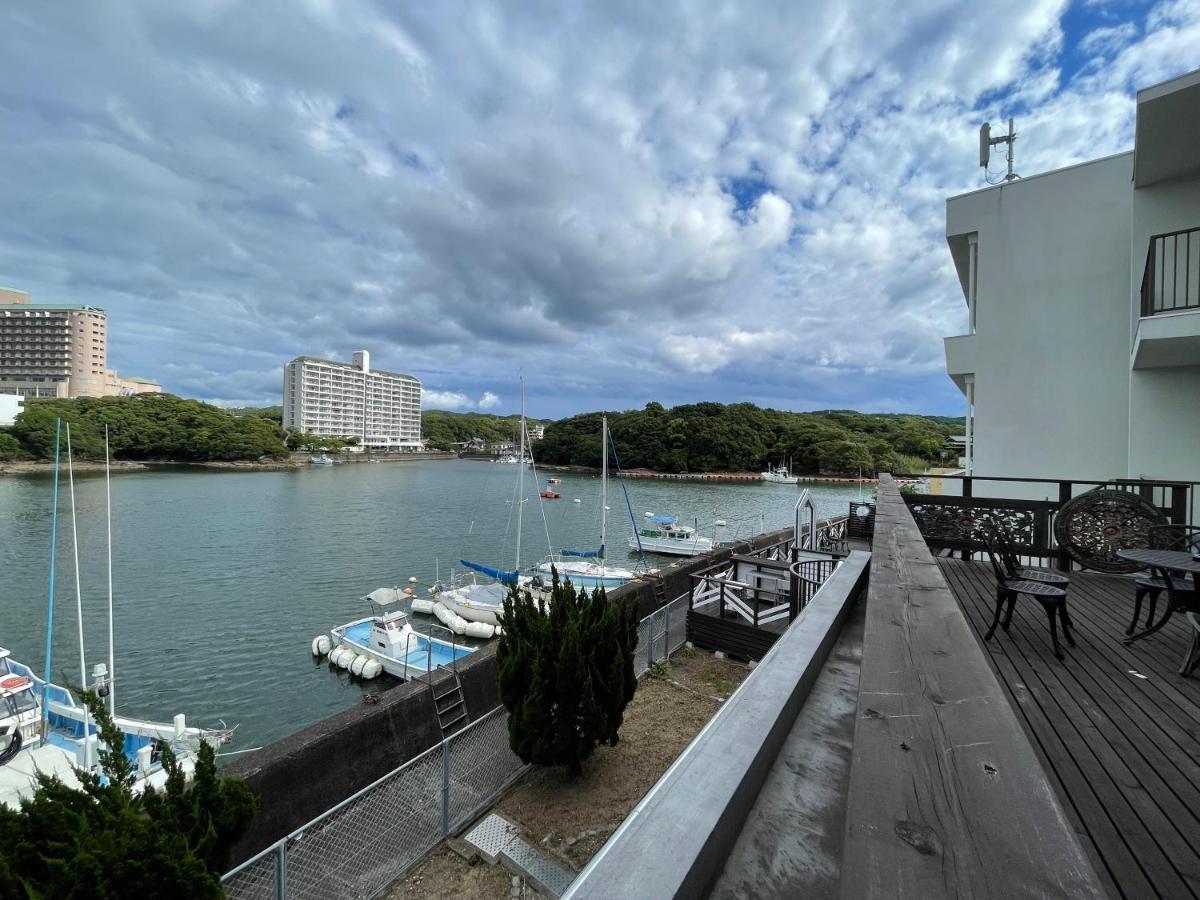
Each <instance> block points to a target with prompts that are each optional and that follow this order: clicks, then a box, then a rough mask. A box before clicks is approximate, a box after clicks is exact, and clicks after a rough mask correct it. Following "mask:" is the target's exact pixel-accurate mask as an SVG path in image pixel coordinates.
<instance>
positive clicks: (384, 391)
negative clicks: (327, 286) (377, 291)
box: [283, 352, 421, 449]
mask: <svg viewBox="0 0 1200 900" xmlns="http://www.w3.org/2000/svg"><path fill="white" fill-rule="evenodd" d="M355 356H356V359H358V360H361V362H360V365H368V366H369V361H368V360H369V357H367V356H366V353H365V352H362V354H361V356H360V355H359V354H355ZM283 425H284V427H285V428H294V429H297V430H299V431H303V432H305V433H307V434H316V435H322V436H326V437H358V438H360V439H361V441H362V444H363V445H364V446H366V447H374V448H379V449H419V448H420V446H421V383H420V382H419V381H418V380H417V379H415V378H413V377H412V376H411V375H401V374H398V373H392V372H380V371H369V370H368V371H363V369H362V368H358V367H355V366H352V365H349V364H346V363H338V362H333V361H330V360H321V359H314V358H312V357H299V358H297V359H294V360H292V362H290V363H288V364H287V366H285V367H284V389H283Z"/></svg>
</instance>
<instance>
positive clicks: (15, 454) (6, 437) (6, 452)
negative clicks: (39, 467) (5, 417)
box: [0, 431, 29, 460]
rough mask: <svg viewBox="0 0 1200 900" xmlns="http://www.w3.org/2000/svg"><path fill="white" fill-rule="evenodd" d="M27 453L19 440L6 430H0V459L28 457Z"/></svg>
mask: <svg viewBox="0 0 1200 900" xmlns="http://www.w3.org/2000/svg"><path fill="white" fill-rule="evenodd" d="M28 458H29V454H28V453H26V452H25V448H24V447H22V446H21V442H20V441H18V440H17V439H16V438H15V437H13V436H12V435H11V434H9V433H8V432H6V431H0V460H5V459H28Z"/></svg>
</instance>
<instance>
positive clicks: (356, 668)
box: [350, 654, 371, 675]
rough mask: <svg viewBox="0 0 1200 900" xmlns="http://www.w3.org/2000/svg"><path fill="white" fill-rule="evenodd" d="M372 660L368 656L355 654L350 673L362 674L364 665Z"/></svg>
mask: <svg viewBox="0 0 1200 900" xmlns="http://www.w3.org/2000/svg"><path fill="white" fill-rule="evenodd" d="M370 661H371V660H370V659H369V658H368V657H366V656H359V655H357V654H356V655H355V657H354V659H352V660H350V674H351V675H361V674H362V671H363V667H364V666H365V665H366V664H367V663H368V662H370Z"/></svg>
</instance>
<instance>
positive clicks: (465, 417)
mask: <svg viewBox="0 0 1200 900" xmlns="http://www.w3.org/2000/svg"><path fill="white" fill-rule="evenodd" d="M520 421H521V417H520V416H493V415H489V414H487V413H477V412H466V413H456V412H446V411H444V410H440V409H429V410H425V411H424V412H422V413H421V433H422V435H424V437H426V438H428V440H429V447H430V449H433V450H449V449H450V447H451V445H452V444H455V443H459V442H462V441H469V440H471V438H476V437H477V438H482V439H483V440H484V442H485V443H488V444H491V443H495V442H498V441H513V442H516V441H517V439H518V437H519V435H518V434H517V428H518V427H519V424H520ZM548 421H549V420H546V419H529V420H528V422H529V424H530V425H538V424H545V423H546V422H548Z"/></svg>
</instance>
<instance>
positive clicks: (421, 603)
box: [412, 597, 437, 616]
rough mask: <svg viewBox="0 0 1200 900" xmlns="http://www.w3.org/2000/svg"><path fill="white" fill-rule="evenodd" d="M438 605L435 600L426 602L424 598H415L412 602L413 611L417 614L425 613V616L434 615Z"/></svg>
mask: <svg viewBox="0 0 1200 900" xmlns="http://www.w3.org/2000/svg"><path fill="white" fill-rule="evenodd" d="M435 605H437V601H435V600H426V599H424V598H423V597H414V598H413V602H412V611H413V612H415V613H424V614H425V615H427V616H429V615H433V608H434V606H435Z"/></svg>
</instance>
